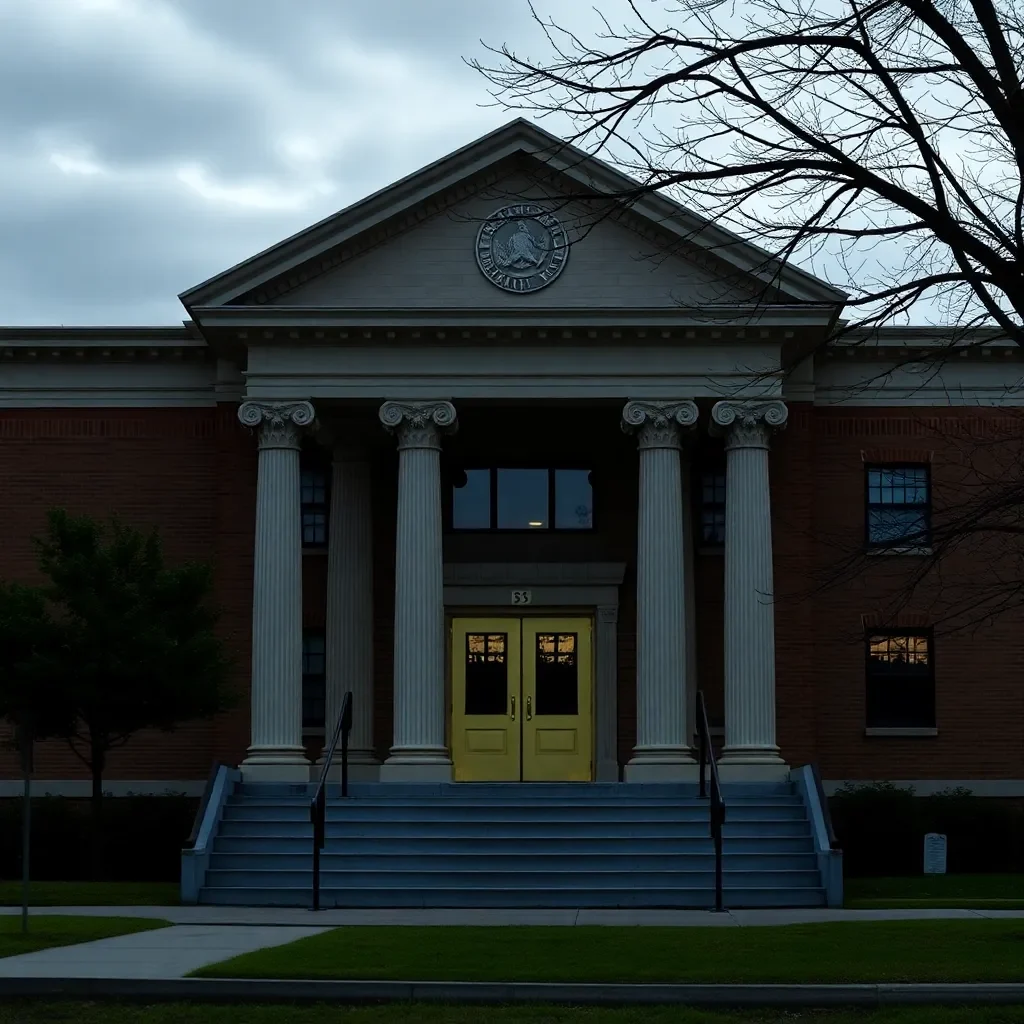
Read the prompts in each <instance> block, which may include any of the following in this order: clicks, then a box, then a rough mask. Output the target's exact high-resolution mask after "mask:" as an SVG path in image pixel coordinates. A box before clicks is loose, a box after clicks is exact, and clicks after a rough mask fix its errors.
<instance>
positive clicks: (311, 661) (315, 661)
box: [302, 629, 327, 730]
mask: <svg viewBox="0 0 1024 1024" xmlns="http://www.w3.org/2000/svg"><path fill="white" fill-rule="evenodd" d="M326 697H327V656H326V647H325V642H324V631H323V630H322V629H306V630H303V632H302V728H303V729H316V730H319V729H322V728H323V727H324V720H325V718H326V717H327V710H326Z"/></svg>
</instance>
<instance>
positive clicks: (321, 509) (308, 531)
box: [300, 467, 327, 548]
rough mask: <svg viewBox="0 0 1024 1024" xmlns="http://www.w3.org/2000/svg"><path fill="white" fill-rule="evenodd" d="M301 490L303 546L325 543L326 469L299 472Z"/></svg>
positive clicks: (320, 545) (310, 469)
mask: <svg viewBox="0 0 1024 1024" xmlns="http://www.w3.org/2000/svg"><path fill="white" fill-rule="evenodd" d="M300 482H301V491H302V498H301V501H302V543H303V546H304V547H314V548H316V547H320V548H322V547H324V546H325V545H326V544H327V470H325V469H319V468H315V467H311V468H307V469H303V470H302V472H301V474H300Z"/></svg>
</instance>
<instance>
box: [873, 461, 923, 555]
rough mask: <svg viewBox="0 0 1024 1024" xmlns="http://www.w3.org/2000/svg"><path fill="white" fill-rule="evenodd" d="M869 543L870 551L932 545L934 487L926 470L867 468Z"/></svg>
mask: <svg viewBox="0 0 1024 1024" xmlns="http://www.w3.org/2000/svg"><path fill="white" fill-rule="evenodd" d="M867 488H868V497H867V541H868V544H869V545H870V546H871V547H894V546H901V545H904V546H910V547H924V546H927V545H928V544H930V543H931V486H930V480H929V474H928V467H927V466H926V465H925V466H868V467H867Z"/></svg>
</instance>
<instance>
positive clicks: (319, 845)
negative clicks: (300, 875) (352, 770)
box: [309, 690, 352, 910]
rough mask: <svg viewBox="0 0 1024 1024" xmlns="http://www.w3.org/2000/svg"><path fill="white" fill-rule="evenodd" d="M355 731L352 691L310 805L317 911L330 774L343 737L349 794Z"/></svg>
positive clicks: (343, 777)
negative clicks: (350, 744)
mask: <svg viewBox="0 0 1024 1024" xmlns="http://www.w3.org/2000/svg"><path fill="white" fill-rule="evenodd" d="M351 731H352V691H351V690H349V692H348V693H346V694H345V696H344V698H343V699H342V702H341V713H340V714H339V715H338V724H337V725H336V726H335V727H334V736H333V737H332V739H331V745H330V746H329V747H327V750H326V753H325V754H324V763H323V767H322V768H321V769H320V781H319V782H318V783H317V786H316V790H315V792H314V793H313V799H312V800H311V801H310V804H309V820H310V821H311V822H312V823H313V907H312V909H313V910H319V909H320V851H321V850H322V849H323V848H324V844H325V843H326V841H327V774H328V772H330V770H331V764H332V762H333V761H334V750H335V747H337V745H338V739H339V738H340V739H341V795H342V796H343V797H347V796H348V734H349V733H350V732H351Z"/></svg>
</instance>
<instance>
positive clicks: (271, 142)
mask: <svg viewBox="0 0 1024 1024" xmlns="http://www.w3.org/2000/svg"><path fill="white" fill-rule="evenodd" d="M564 6H565V7H567V8H569V9H572V8H573V7H575V6H576V0H572V2H571V3H569V2H568V0H566V3H565V5H564ZM580 6H581V7H582V6H583V5H582V3H581V4H580ZM481 37H482V38H484V39H486V40H487V41H488V42H498V43H500V42H503V41H506V40H507V41H511V42H514V43H518V42H520V41H522V40H531V39H532V40H536V39H537V38H538V37H537V36H536V34H535V32H533V31H532V26H531V25H530V23H529V17H528V9H527V5H526V3H525V0H511V2H509V3H507V4H504V5H501V4H496V3H495V4H492V3H480V2H479V0H429V2H423V0H375V2H374V3H365V4H362V3H359V4H357V3H347V2H339V0H302V2H301V3H291V2H286V0H244V3H243V2H242V0H32V2H31V3H27V4H15V3H13V2H10V3H8V2H0V138H2V139H3V142H4V145H3V146H2V147H0V225H2V226H3V231H2V237H0V309H2V310H3V313H2V315H0V319H2V321H3V322H4V323H6V324H12V323H18V324H26V325H28V324H47V323H66V324H68V323H81V324H96V323H107V324H118V323H121V324H123V323H139V322H152V323H174V322H176V321H178V320H180V319H181V317H182V316H183V310H182V308H181V306H180V304H179V303H178V302H177V299H176V298H175V296H176V295H177V293H178V292H179V291H182V290H184V289H185V288H188V287H190V286H191V285H193V284H196V283H198V282H199V281H201V280H203V279H205V278H206V277H208V276H210V275H211V274H215V273H217V272H218V271H220V270H223V269H226V268H227V267H229V266H231V265H232V264H234V263H236V262H238V261H239V260H241V259H245V258H246V257H248V256H250V255H252V254H253V253H255V252H258V251H259V250H261V249H263V248H266V247H267V246H268V245H271V244H273V243H274V242H275V241H278V240H279V239H281V238H283V237H286V236H287V235H289V234H292V233H293V232H295V231H297V230H300V229H301V228H302V227H304V226H305V225H307V224H310V223H313V222H314V221H316V220H319V219H320V218H321V217H324V216H327V215H328V214H330V213H331V212H333V211H334V210H336V209H339V208H341V207H343V206H346V205H348V204H349V203H351V202H354V201H355V200H357V199H359V198H360V197H362V196H363V195H365V194H367V193H369V192H372V191H375V190H376V189H378V188H380V187H382V186H384V185H386V184H387V183H388V182H390V181H393V180H394V179H396V178H398V177H400V176H402V175H404V174H408V173H410V172H411V171H413V170H415V169H416V168H417V167H419V166H421V165H422V164H424V163H427V162H429V161H431V160H434V159H436V158H437V157H439V156H442V155H443V154H444V153H445V152H447V151H449V150H451V149H453V148H455V147H457V146H460V145H463V144H464V143H466V142H468V141H470V140H471V139H472V138H474V137H476V136H477V135H480V134H482V133H484V132H486V131H489V130H490V129H492V128H493V127H495V126H497V125H498V124H500V123H502V122H503V121H505V120H507V118H508V115H507V114H505V113H504V112H502V111H500V110H496V109H485V108H482V107H481V104H486V103H487V102H488V95H487V91H486V83H485V82H483V80H482V79H480V77H479V76H478V75H476V74H475V73H474V72H473V71H471V70H470V69H468V68H467V67H466V66H465V65H464V63H463V61H462V58H463V57H464V56H467V55H471V54H475V53H480V52H481V48H480V44H479V42H478V40H479V39H480V38H481Z"/></svg>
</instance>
